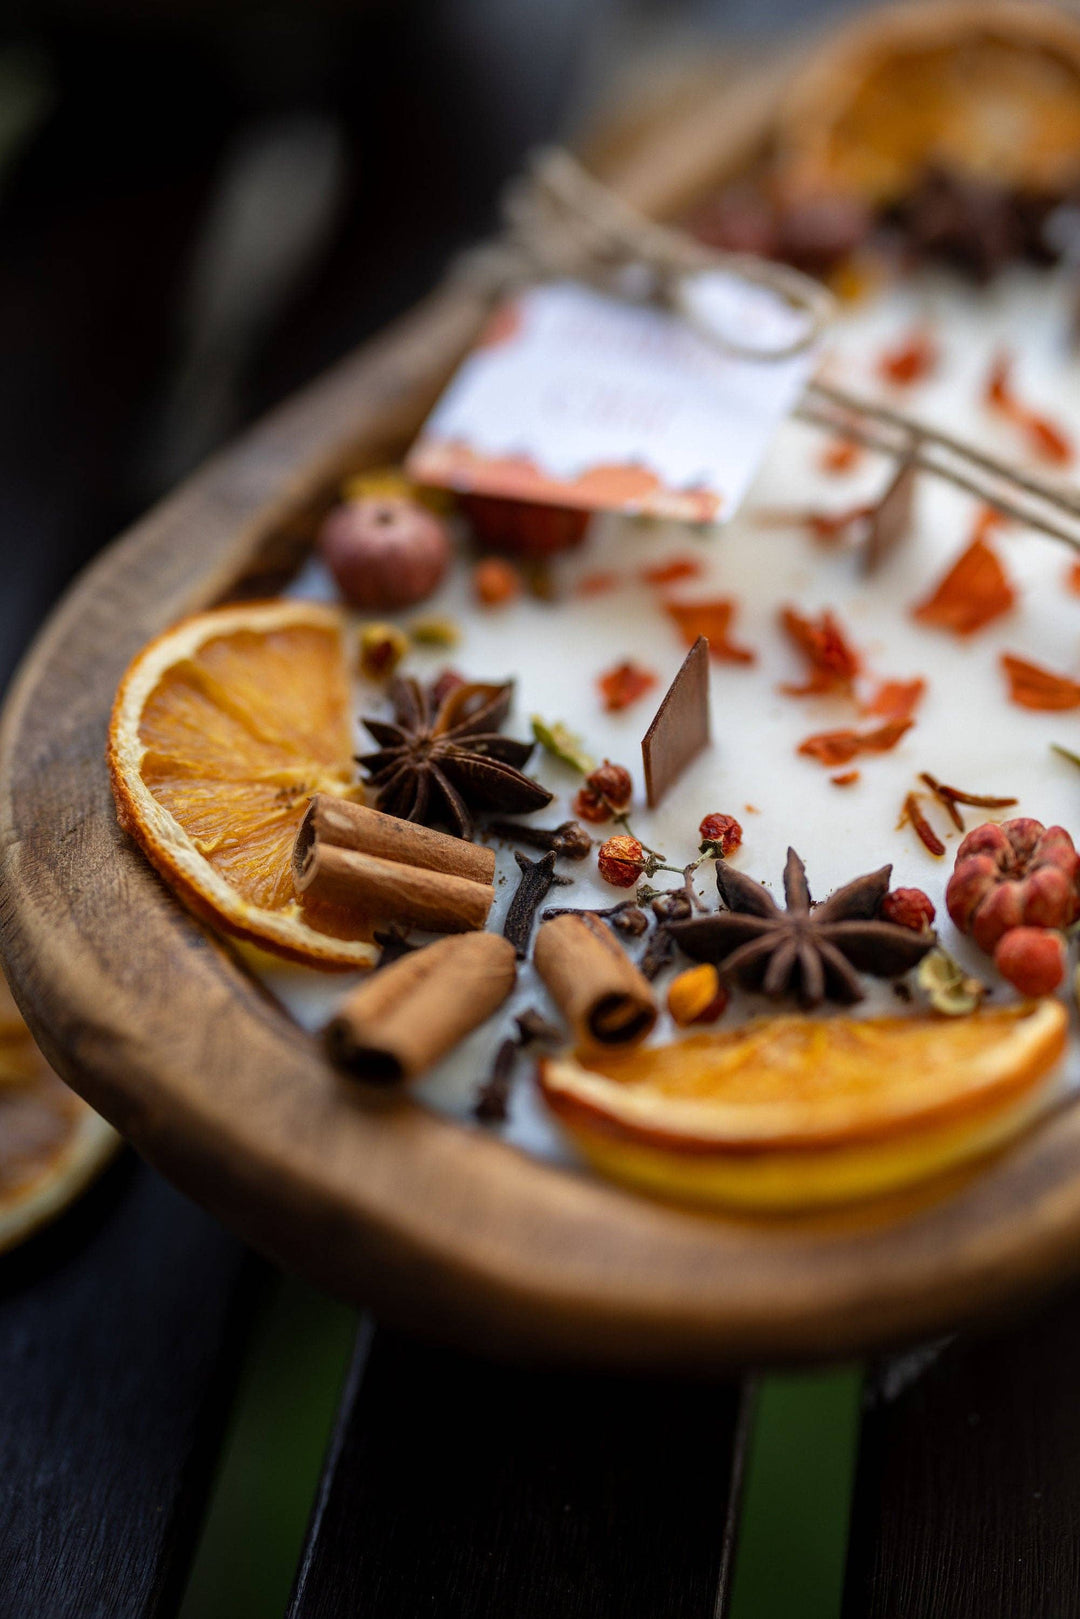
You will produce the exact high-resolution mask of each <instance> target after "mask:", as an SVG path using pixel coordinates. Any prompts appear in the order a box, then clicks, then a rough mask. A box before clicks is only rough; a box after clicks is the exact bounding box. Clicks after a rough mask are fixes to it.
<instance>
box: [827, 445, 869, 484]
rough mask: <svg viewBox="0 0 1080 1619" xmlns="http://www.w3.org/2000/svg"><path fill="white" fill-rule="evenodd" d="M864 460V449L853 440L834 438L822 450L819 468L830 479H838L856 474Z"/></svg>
mask: <svg viewBox="0 0 1080 1619" xmlns="http://www.w3.org/2000/svg"><path fill="white" fill-rule="evenodd" d="M862 458H863V451H862V447H861V445H858V444H856V443H855V441H854V440H853V439H849V438H834V439H833V440H831V442H830V443H828V444H826V446H825V448H824V449H823V450H822V452H821V455H820V456H819V457H818V466H819V468H820V469H821V471H822V472H825V473H828V474H829V476H830V477H834V478H838V477H843V476H844V475H845V474H846V473H848V472H854V470H855V468H856V467H857V466H858V465H859V462H860V461H861V460H862Z"/></svg>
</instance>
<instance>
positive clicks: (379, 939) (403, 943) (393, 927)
mask: <svg viewBox="0 0 1080 1619" xmlns="http://www.w3.org/2000/svg"><path fill="white" fill-rule="evenodd" d="M371 936H372V938H373V939H374V941H375V943H376V944H377V945H378V946H379V950H380V955H379V959H378V961H377V962H376V963H375V966H374V968H373V969H372V971H373V972H378V971H379V968H380V967H389V966H390V964H391V962H394V961H400V960H401V958H402V956H408V955H411V954H412V952H413V951H414V950H418V949H419V948H420V946H419V945H416V944H410V943H409V938H408V935H407V934H406V933H405V932H404V930H403V929H402V928H400V927H399V926H398V924H397V923H396V922H392V923H391V924H390V926H389V927H388V928H376V929H375V931H374V932H373V933H372V935H371Z"/></svg>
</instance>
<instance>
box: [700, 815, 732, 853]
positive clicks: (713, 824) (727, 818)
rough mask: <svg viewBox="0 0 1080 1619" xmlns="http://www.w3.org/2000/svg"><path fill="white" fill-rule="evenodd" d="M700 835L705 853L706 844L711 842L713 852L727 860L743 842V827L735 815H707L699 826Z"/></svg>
mask: <svg viewBox="0 0 1080 1619" xmlns="http://www.w3.org/2000/svg"><path fill="white" fill-rule="evenodd" d="M698 837H699V838H700V839H701V843H702V853H703V854H704V853H706V850H705V847H704V845H705V844H707V843H710V844H712V845H713V848H712V850H711V852H712V853H713V854H718V855H719V856H720V857H721V859H723V860H726V859H727V857H728V855H729V854H734V853H735V850H736V849H737V848H738V847H739V845H740V844H741V843H742V827H741V826H740V825H739V823H738V821H737V820H736V819H735V817H734V815H706V817H705V819H704V820H703V821H702V823H701V825H700V826H699V827H698Z"/></svg>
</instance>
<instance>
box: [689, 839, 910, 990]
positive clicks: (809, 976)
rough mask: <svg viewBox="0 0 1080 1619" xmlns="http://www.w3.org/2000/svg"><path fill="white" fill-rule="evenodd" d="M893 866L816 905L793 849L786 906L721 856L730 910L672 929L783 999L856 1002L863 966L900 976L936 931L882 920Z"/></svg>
mask: <svg viewBox="0 0 1080 1619" xmlns="http://www.w3.org/2000/svg"><path fill="white" fill-rule="evenodd" d="M891 873H892V867H891V866H882V867H881V869H880V871H872V872H868V873H867V875H866V876H865V877H856V878H855V880H854V882H850V883H846V884H845V885H844V887H843V888H838V889H837V890H836V892H835V893H834V894H831V895H830V896H829V898H828V899H827V900H824V901H823V902H822V903H821V904H820V905H815V904H814V903H813V901H812V900H811V898H810V890H809V888H808V887H807V883H806V867H805V866H804V865H803V863H802V861H801V860H800V859H799V856H798V855H797V854H796V853H795V851H794V849H789V850H788V856H787V864H786V866H785V867H784V901H785V909H784V910H781V909H780V907H779V906H778V905H777V903H776V901H775V900H774V899H773V897H772V895H771V894H770V893H769V891H768V889H767V888H763V887H762V886H761V884H760V883H755V882H753V881H752V880H751V879H750V878H749V877H745V876H744V875H743V874H742V872H740V871H736V870H735V868H734V867H733V866H729V865H727V863H726V862H725V861H723V860H718V861H717V863H716V885H717V887H718V888H719V890H720V897H721V899H722V900H723V901H724V904H725V905H726V906H727V909H726V910H722V911H717V912H714V913H713V914H712V915H710V916H701V917H694V918H693V919H692V920H691V921H689V922H676V923H673V924H671V933H672V935H673V936H674V937H675V939H676V940H677V942H678V944H679V945H680V947H681V948H682V949H683V950H685V952H686V954H687V955H688V956H690V957H692V959H693V960H694V961H712V962H715V963H716V965H717V966H718V967H719V969H720V971H721V972H722V973H723V974H724V976H725V977H731V978H738V979H739V980H740V982H741V983H743V984H745V985H746V986H747V987H748V988H750V989H758V990H761V991H762V992H763V993H764V994H765V995H769V996H772V997H773V998H774V999H780V998H781V997H783V996H785V995H795V996H797V998H798V1000H799V1002H800V1004H801V1005H803V1006H818V1005H820V1003H821V1002H822V1001H823V1000H825V999H826V998H827V999H829V1000H832V1001H843V1002H845V1003H848V1004H850V1003H851V1002H853V1001H859V1000H861V999H862V994H863V991H862V985H861V983H860V982H859V973H860V972H864V973H871V974H872V975H873V976H874V977H875V978H895V977H897V976H898V975H899V974H900V973H904V972H907V971H908V969H909V968H910V967H914V966H915V964H916V962H918V961H921V959H922V957H923V956H925V954H926V952H927V951H928V950H929V949H930V947H931V945H932V944H933V942H934V936H933V935H932V934H931V933H930V932H929V931H928V932H926V933H921V934H920V933H913V932H912V930H911V929H910V928H902V927H898V926H896V924H895V923H892V922H882V921H880V920H878V912H879V910H880V908H881V902H882V900H883V899H884V898H885V895H886V894H887V892H888V889H889V877H890V875H891Z"/></svg>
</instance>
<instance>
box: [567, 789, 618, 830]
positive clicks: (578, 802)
mask: <svg viewBox="0 0 1080 1619" xmlns="http://www.w3.org/2000/svg"><path fill="white" fill-rule="evenodd" d="M573 811H574V814H575V815H576V816H577V818H578V820H579V821H589V822H591V823H592V825H593V826H601V825H602V824H603V822H604V821H610V820H611V815H612V810H611V805H610V804H608V803H606V802H605V801H604V799H603V798H602V797H601V795H600V794H599V793H594V792H593V790H592V788H591V787H581V788H579V789H578V791H577V793H576V794H575V795H574V803H573Z"/></svg>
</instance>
